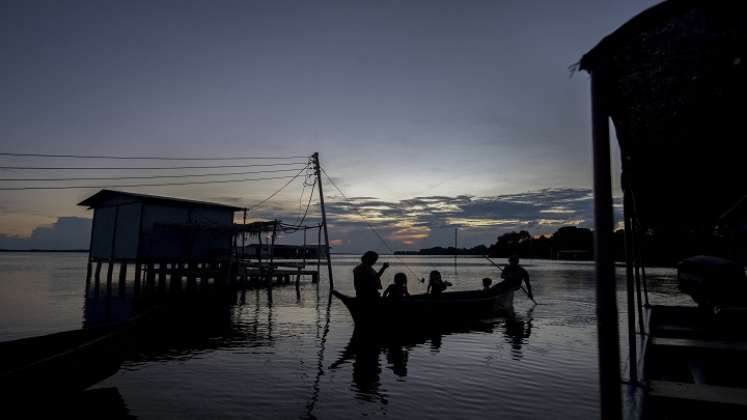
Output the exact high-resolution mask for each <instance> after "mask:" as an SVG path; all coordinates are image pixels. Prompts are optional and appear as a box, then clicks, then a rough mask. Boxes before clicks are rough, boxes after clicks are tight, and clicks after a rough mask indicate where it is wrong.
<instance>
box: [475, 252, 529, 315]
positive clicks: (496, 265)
mask: <svg viewBox="0 0 747 420" xmlns="http://www.w3.org/2000/svg"><path fill="white" fill-rule="evenodd" d="M482 257H483V258H485V259H486V260H488V261H490V263H491V264H493V265H494V266H495V267H496V268H497V269H499V270H501V271H503V267H501V266H500V265H498V263H496V262H495V261H493V260H491V259H490V257H488V256H487V255H483V256H482ZM519 287H520V288H521V291H522V292H524V294H526V295H527V297H528V298H529V300H531V301H532V303H534V304H535V305H536V304H537V301H536V300H534V298H533V297H531V296H529V292H527V289H525V288H524V286H523V285H520V286H519Z"/></svg>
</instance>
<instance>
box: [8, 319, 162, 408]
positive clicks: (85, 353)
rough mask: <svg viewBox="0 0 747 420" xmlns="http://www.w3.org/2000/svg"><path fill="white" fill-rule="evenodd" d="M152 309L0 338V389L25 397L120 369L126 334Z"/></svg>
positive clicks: (67, 388)
mask: <svg viewBox="0 0 747 420" xmlns="http://www.w3.org/2000/svg"><path fill="white" fill-rule="evenodd" d="M153 311H154V310H150V311H148V312H146V313H144V314H142V315H139V316H137V317H135V318H133V319H131V320H129V321H127V322H123V323H118V324H115V325H109V326H100V327H95V328H84V329H79V330H72V331H64V332H59V333H55V334H48V335H43V336H38V337H30V338H23V339H19V340H12V341H6V342H2V343H0V394H1V395H3V397H6V398H8V401H11V399H10V398H9V397H13V398H21V399H23V398H25V397H27V396H29V395H39V393H40V392H41V393H44V394H45V395H47V397H49V398H51V397H54V396H61V395H67V394H69V393H74V392H79V391H82V390H84V389H86V388H88V387H89V386H91V385H93V384H95V383H97V382H99V381H101V380H103V379H106V378H107V377H109V376H111V375H113V374H114V373H116V372H117V370H119V366H120V364H121V362H122V359H123V357H124V353H125V349H126V346H127V343H128V338H129V337H130V335H131V334H132V333H133V331H134V329H135V327H136V326H138V325H140V324H141V323H142V322H143V321H144V320H145V319H147V318H150V317H151V316H152V314H153Z"/></svg>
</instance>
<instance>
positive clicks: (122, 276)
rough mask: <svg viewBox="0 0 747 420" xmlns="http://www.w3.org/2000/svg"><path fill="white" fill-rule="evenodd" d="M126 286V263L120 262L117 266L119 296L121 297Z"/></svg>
mask: <svg viewBox="0 0 747 420" xmlns="http://www.w3.org/2000/svg"><path fill="white" fill-rule="evenodd" d="M126 285H127V263H126V262H122V263H121V264H120V265H119V294H120V295H123V294H124V292H125V288H126Z"/></svg>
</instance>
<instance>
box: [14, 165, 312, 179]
mask: <svg viewBox="0 0 747 420" xmlns="http://www.w3.org/2000/svg"><path fill="white" fill-rule="evenodd" d="M296 170H297V168H294V169H274V170H266V171H246V172H222V173H209V174H177V175H141V176H102V177H73V178H0V182H12V181H25V182H34V181H37V182H40V181H52V182H58V181H106V180H114V179H157V178H191V177H205V176H227V175H250V174H265V173H278V172H293V171H296Z"/></svg>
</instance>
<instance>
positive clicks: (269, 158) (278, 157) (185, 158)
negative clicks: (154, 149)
mask: <svg viewBox="0 0 747 420" xmlns="http://www.w3.org/2000/svg"><path fill="white" fill-rule="evenodd" d="M0 156H11V157H39V158H72V159H114V160H284V159H306V158H308V156H221V157H174V156H117V155H76V154H52V153H13V152H0Z"/></svg>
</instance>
